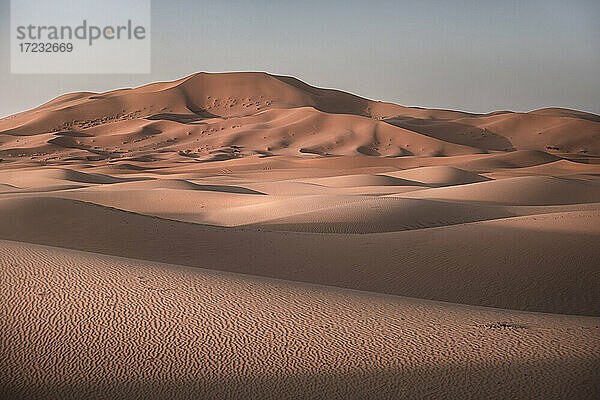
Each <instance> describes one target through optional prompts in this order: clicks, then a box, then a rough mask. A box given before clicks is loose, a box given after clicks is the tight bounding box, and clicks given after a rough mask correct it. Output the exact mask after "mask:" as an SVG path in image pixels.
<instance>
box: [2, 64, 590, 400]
mask: <svg viewBox="0 0 600 400" xmlns="http://www.w3.org/2000/svg"><path fill="white" fill-rule="evenodd" d="M0 160H1V161H0V277H1V278H0V297H1V301H0V318H1V321H2V323H1V324H0V360H1V361H2V363H1V364H2V365H3V368H2V370H1V371H0V390H1V392H0V393H1V394H2V395H3V396H4V397H11V398H40V397H43V398H91V397H100V398H102V397H104V398H165V397H171V398H246V399H248V398H278V399H279V398H356V399H365V398H373V399H380V398H532V397H537V398H597V396H599V395H600V385H599V384H598V382H600V376H599V373H598V371H599V367H600V289H599V288H600V246H598V240H599V239H600V116H596V115H593V114H589V113H584V112H580V111H575V110H567V109H542V110H536V111H532V112H528V113H517V112H509V111H503V112H494V113H490V114H471V113H465V112H457V111H449V110H432V109H422V108H411V107H404V106H399V105H395V104H390V103H382V102H376V101H371V100H367V99H363V98H360V97H357V96H354V95H351V94H348V93H344V92H340V91H336V90H330V89H320V88H316V87H313V86H310V85H307V84H305V83H303V82H301V81H299V80H297V79H295V78H290V77H282V76H273V75H268V74H263V73H229V74H205V73H200V74H196V75H192V76H190V77H187V78H184V79H181V80H178V81H174V82H164V83H154V84H150V85H147V86H143V87H139V88H134V89H119V90H115V91H111V92H107V93H73V94H67V95H63V96H61V97H58V98H56V99H54V100H52V101H50V102H48V103H46V104H43V105H42V106H40V107H38V108H36V109H33V110H29V111H25V112H23V113H20V114H16V115H13V116H10V117H7V118H4V119H2V120H0Z"/></svg>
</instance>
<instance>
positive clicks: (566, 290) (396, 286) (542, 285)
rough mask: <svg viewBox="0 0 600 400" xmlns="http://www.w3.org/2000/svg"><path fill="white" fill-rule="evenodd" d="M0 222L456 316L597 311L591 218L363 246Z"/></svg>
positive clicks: (42, 237)
mask: <svg viewBox="0 0 600 400" xmlns="http://www.w3.org/2000/svg"><path fill="white" fill-rule="evenodd" d="M258 197H264V196H258ZM0 216H1V217H2V220H3V221H4V222H3V224H2V226H0V229H1V231H0V238H3V239H9V240H16V241H24V242H31V243H38V244H45V245H51V246H58V247H65V248H72V249H78V250H85V251H91V252H97V253H104V254H111V255H121V256H126V257H130V258H137V259H145V260H152V261H160V262H167V261H168V262H170V263H174V264H180V265H188V266H201V267H205V266H208V267H210V268H211V269H218V270H224V271H232V272H240V273H245V274H252V275H260V276H267V277H275V278H280V279H287V280H294V281H303V282H311V283H321V284H327V285H333V286H340V287H347V288H353V289H359V290H368V291H374V292H380V293H389V294H396V295H403V296H409V297H417V298H427V299H433V300H442V301H450V302H456V303H463V304H474V305H485V306H493V307H502V308H512V309H520V310H530V311H546V312H560V313H567V314H584V315H598V310H600V297H599V296H598V291H597V285H596V282H597V279H596V276H597V267H598V265H597V263H596V262H595V260H596V259H598V257H600V254H596V253H597V249H598V247H597V246H596V245H595V243H596V241H597V240H598V226H599V225H598V222H600V214H598V211H573V212H563V213H553V214H540V215H536V216H529V217H517V218H509V219H502V220H497V221H487V222H479V223H475V224H462V225H455V226H447V227H441V228H431V229H417V230H409V231H401V232H392V233H383V234H367V235H343V234H342V235H335V234H331V235H317V234H314V233H294V232H269V231H262V230H257V229H256V228H255V229H231V228H219V227H210V226H203V225H198V224H190V223H183V222H176V221H169V220H165V219H157V218H152V217H147V216H143V215H139V214H132V213H126V212H122V211H118V210H115V209H110V208H106V207H100V206H96V205H93V204H89V203H81V202H74V201H72V200H65V199H52V198H22V199H21V198H17V199H6V200H2V201H1V202H0ZM31 226H35V227H36V229H31V228H30V227H31ZM416 227H417V226H415V228H416ZM482 260H484V262H482Z"/></svg>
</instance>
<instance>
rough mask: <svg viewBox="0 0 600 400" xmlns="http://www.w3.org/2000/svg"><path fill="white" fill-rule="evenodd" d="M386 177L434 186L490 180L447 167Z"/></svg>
mask: <svg viewBox="0 0 600 400" xmlns="http://www.w3.org/2000/svg"><path fill="white" fill-rule="evenodd" d="M385 175H387V176H392V177H394V178H401V179H407V180H410V181H414V182H419V183H423V184H427V185H433V186H453V185H464V184H466V183H475V182H483V181H487V180H489V179H488V178H486V177H484V176H481V175H478V174H475V173H473V172H470V171H464V170H462V169H459V168H455V167H450V166H446V165H436V166H430V167H421V168H411V169H409V170H405V171H397V172H388V173H386V174H385Z"/></svg>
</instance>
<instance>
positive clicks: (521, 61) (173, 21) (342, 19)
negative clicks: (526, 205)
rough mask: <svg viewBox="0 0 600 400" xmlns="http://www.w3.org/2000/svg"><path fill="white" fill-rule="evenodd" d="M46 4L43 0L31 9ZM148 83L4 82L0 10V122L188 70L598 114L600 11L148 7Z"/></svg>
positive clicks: (420, 98) (4, 10) (369, 5)
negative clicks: (84, 93) (85, 93)
mask: <svg viewBox="0 0 600 400" xmlns="http://www.w3.org/2000/svg"><path fill="white" fill-rule="evenodd" d="M40 1H43V0H40ZM152 6H153V9H152V74H150V75H97V76H94V75H11V74H10V60H9V47H8V46H9V35H10V32H9V27H10V20H9V16H10V3H9V1H8V0H0V19H1V22H2V23H1V24H0V45H1V48H2V55H3V56H2V57H1V58H0V60H1V61H0V88H2V91H1V94H2V95H1V97H0V115H8V114H11V113H14V112H17V111H21V110H24V109H26V108H31V107H33V106H36V105H38V104H40V103H42V102H45V101H47V100H49V99H51V98H53V97H55V96H57V95H59V94H62V93H65V92H71V91H80V90H91V91H103V90H109V89H113V88H118V87H131V86H136V85H140V84H144V83H148V82H152V81H159V80H171V79H176V78H179V77H182V76H185V75H188V74H191V73H194V72H197V71H211V72H218V71H248V70H252V71H267V72H271V73H276V74H284V75H292V76H295V77H298V78H300V79H302V80H304V81H306V82H308V83H311V84H314V85H317V86H323V87H334V88H338V89H342V90H346V91H350V92H353V93H356V94H359V95H362V96H365V97H368V98H372V99H377V100H386V101H392V102H395V103H399V104H403V105H409V106H423V107H439V108H450V109H460V110H467V111H475V112H488V111H493V110H504V109H509V110H515V111H529V110H532V109H535V108H541V107H549V106H560V107H570V108H576V109H580V110H586V111H591V112H594V113H599V114H600V73H599V72H598V71H600V22H599V21H600V2H599V1H592V0H580V1H576V0H573V1H555V0H547V1H538V0H529V1H521V2H519V1H501V2H499V1H419V2H415V1H365V0H362V1H352V0H349V1H328V2H325V1H293V2H292V1H289V2H288V1H254V2H253V1H235V2H228V1H193V0H179V1H178V0H171V1H159V0H155V1H153V2H152Z"/></svg>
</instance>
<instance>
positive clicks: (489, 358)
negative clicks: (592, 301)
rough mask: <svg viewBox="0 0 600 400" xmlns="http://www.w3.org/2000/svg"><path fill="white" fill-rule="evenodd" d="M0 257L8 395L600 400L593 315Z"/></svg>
mask: <svg viewBox="0 0 600 400" xmlns="http://www.w3.org/2000/svg"><path fill="white" fill-rule="evenodd" d="M0 260H1V261H0V263H1V267H2V268H1V269H0V271H1V277H2V279H0V299H1V301H0V315H1V318H2V320H3V321H4V323H3V324H0V359H1V360H2V364H3V366H4V368H2V370H1V371H0V383H1V388H0V391H1V392H0V393H1V394H2V396H3V397H5V398H9V397H10V398H15V397H19V398H34V397H35V398H39V397H44V398H47V399H53V398H65V397H87V398H90V397H111V398H142V397H143V398H165V397H170V398H190V397H196V396H198V395H201V396H202V397H207V398H232V397H234V398H263V399H271V398H273V399H275V398H282V397H285V398H323V396H325V397H327V398H356V399H358V398H361V399H371V398H372V399H381V398H395V397H396V395H398V394H401V395H402V396H407V397H411V398H430V397H447V396H451V397H461V398H467V397H487V398H503V397H510V398H526V397H530V396H534V397H537V396H543V397H577V398H584V397H591V396H594V395H595V394H597V393H598V390H600V387H599V386H598V382H599V381H600V379H599V378H600V377H599V376H598V368H596V367H597V365H598V364H597V363H598V358H597V357H598V353H597V350H598V348H600V329H599V324H600V320H599V319H598V318H590V317H586V318H583V317H568V316H559V315H550V314H546V315H544V314H532V313H521V312H514V311H503V310H494V309H485V308H476V307H466V306H459V305H453V304H448V303H436V302H429V301H422V300H414V299H407V298H401V297H393V296H383V295H378V294H373V293H365V292H356V291H346V290H340V289H335V288H330V287H325V286H314V285H305V284H298V283H290V282H285V281H276V280H270V279H261V278H255V277H249V276H242V275H236V274H225V273H220V272H214V271H209V270H201V269H193V270H192V269H186V268H181V267H177V266H170V265H164V264H155V263H148V262H139V261H135V260H130V259H124V258H116V257H109V256H100V255H94V254H90V253H80V252H73V251H67V250H61V249H55V248H50V247H41V246H34V245H27V244H21V243H15V242H4V241H2V242H0ZM15 310H20V312H15ZM13 326H19V327H20V328H19V329H11V328H10V327H13ZM507 365H508V366H509V367H507ZM532 370H535V373H531V371H532ZM87 371H95V372H94V373H92V374H90V373H87ZM515 382H519V384H518V385H516V384H515Z"/></svg>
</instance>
